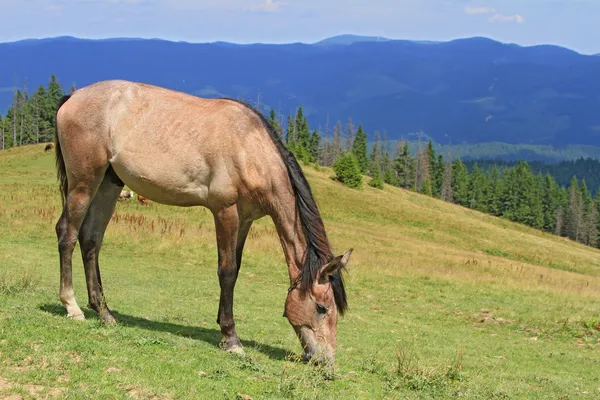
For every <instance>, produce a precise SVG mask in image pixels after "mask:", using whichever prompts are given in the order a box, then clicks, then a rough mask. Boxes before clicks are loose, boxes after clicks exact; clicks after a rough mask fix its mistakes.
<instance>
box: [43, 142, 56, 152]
mask: <svg viewBox="0 0 600 400" xmlns="http://www.w3.org/2000/svg"><path fill="white" fill-rule="evenodd" d="M53 148H54V145H53V144H52V143H48V144H47V145H46V147H44V151H45V152H46V151H50V150H52V149H53Z"/></svg>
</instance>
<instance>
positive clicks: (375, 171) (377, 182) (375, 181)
mask: <svg viewBox="0 0 600 400" xmlns="http://www.w3.org/2000/svg"><path fill="white" fill-rule="evenodd" d="M369 186H371V187H374V188H377V189H383V178H382V177H381V171H380V169H379V165H378V164H374V165H373V167H372V168H371V180H370V181H369Z"/></svg>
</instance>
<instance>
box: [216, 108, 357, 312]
mask: <svg viewBox="0 0 600 400" xmlns="http://www.w3.org/2000/svg"><path fill="white" fill-rule="evenodd" d="M227 100H232V101H235V102H237V103H239V104H242V105H243V106H245V107H247V108H248V109H249V110H251V111H252V112H253V113H254V114H255V115H256V116H257V117H258V118H259V119H260V122H261V124H262V126H263V127H264V128H265V129H266V130H267V132H268V133H269V136H270V137H271V139H272V140H273V142H274V143H275V146H276V147H277V150H278V151H279V153H280V155H281V157H282V159H283V162H284V163H285V165H286V167H287V170H288V175H289V178H290V182H291V184H292V188H293V190H294V194H295V197H296V207H297V209H298V213H299V216H300V222H301V225H302V230H303V231H304V235H305V237H306V241H307V249H306V257H305V260H304V266H303V268H302V281H301V283H300V286H299V289H300V290H302V291H304V292H307V291H308V290H309V289H310V288H311V286H312V285H313V283H314V282H315V280H316V278H317V274H318V272H319V270H320V269H321V267H322V266H323V265H325V264H327V263H328V262H329V261H331V260H332V259H333V258H334V255H333V253H332V251H331V247H330V245H329V241H328V239H327V234H326V232H325V225H324V224H323V220H322V218H321V214H320V213H319V209H318V207H317V203H316V202H315V199H314V196H313V194H312V191H311V189H310V185H309V184H308V182H307V180H306V177H305V176H304V173H303V172H302V168H301V167H300V164H298V161H297V160H296V157H294V154H293V153H292V152H291V151H290V150H289V149H288V148H287V147H286V146H285V145H284V144H283V141H282V140H281V137H280V136H279V134H278V133H277V131H276V130H275V127H274V126H273V125H272V124H271V123H270V122H269V120H267V119H266V118H265V116H264V115H263V114H262V113H261V112H260V111H258V110H256V109H255V108H254V107H252V106H251V105H250V104H247V103H245V102H243V101H240V100H235V99H227ZM330 281H331V287H332V289H333V294H334V297H335V304H336V306H337V309H338V312H339V313H340V314H342V315H343V314H344V311H345V310H346V308H347V307H348V301H347V299H346V290H345V288H344V280H343V277H342V274H341V271H339V270H338V271H336V272H335V273H334V275H332V276H331V278H330Z"/></svg>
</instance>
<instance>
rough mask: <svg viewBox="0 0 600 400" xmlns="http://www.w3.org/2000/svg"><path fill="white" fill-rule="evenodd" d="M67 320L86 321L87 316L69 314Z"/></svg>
mask: <svg viewBox="0 0 600 400" xmlns="http://www.w3.org/2000/svg"><path fill="white" fill-rule="evenodd" d="M67 318H69V319H72V320H74V321H84V320H85V315H83V313H80V314H68V315H67Z"/></svg>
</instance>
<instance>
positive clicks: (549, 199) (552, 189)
mask: <svg viewBox="0 0 600 400" xmlns="http://www.w3.org/2000/svg"><path fill="white" fill-rule="evenodd" d="M542 193H543V195H542V207H543V213H544V226H543V229H544V230H545V231H546V232H555V231H556V222H557V216H556V214H557V212H558V209H559V207H560V203H559V202H560V198H559V196H560V193H559V188H558V185H557V184H556V181H555V180H554V178H552V176H550V175H549V174H546V176H545V177H544V185H543V190H542Z"/></svg>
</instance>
